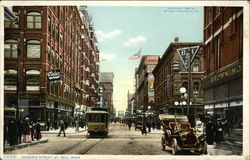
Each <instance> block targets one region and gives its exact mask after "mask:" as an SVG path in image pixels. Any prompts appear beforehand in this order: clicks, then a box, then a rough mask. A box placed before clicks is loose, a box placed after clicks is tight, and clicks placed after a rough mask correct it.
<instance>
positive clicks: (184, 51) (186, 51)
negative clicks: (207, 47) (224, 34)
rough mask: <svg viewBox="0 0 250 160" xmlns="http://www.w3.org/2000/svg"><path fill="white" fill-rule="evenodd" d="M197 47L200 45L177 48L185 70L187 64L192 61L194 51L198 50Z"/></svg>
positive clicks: (187, 66) (187, 67)
mask: <svg viewBox="0 0 250 160" xmlns="http://www.w3.org/2000/svg"><path fill="white" fill-rule="evenodd" d="M199 47H200V46H193V47H187V48H180V49H177V52H178V53H179V55H180V57H181V60H182V62H183V64H184V66H185V68H186V69H187V70H188V69H189V65H190V64H191V63H192V61H193V59H194V57H195V55H196V53H197V52H198V50H199Z"/></svg>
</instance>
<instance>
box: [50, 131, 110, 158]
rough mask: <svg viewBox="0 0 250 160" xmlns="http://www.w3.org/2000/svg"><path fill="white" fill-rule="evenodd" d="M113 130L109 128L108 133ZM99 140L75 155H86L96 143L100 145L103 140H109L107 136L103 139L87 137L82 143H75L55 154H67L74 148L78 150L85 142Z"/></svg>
mask: <svg viewBox="0 0 250 160" xmlns="http://www.w3.org/2000/svg"><path fill="white" fill-rule="evenodd" d="M112 130H113V128H111V129H110V130H109V132H111V131H112ZM97 138H100V139H99V140H98V141H97V142H94V143H93V144H90V145H89V146H88V147H87V148H86V149H84V150H83V151H82V150H81V151H79V152H78V153H77V154H86V153H87V152H89V151H90V150H91V149H92V148H93V147H95V146H96V145H97V144H98V143H100V142H101V141H102V140H103V139H105V138H109V136H106V137H103V136H98V137H89V135H88V136H87V139H84V140H83V141H80V142H77V143H76V144H73V145H70V146H69V147H67V148H64V149H63V150H60V151H59V152H56V153H55V154H67V153H69V152H70V151H72V150H74V149H75V148H78V147H79V146H81V145H82V143H85V142H87V141H90V140H93V139H97Z"/></svg>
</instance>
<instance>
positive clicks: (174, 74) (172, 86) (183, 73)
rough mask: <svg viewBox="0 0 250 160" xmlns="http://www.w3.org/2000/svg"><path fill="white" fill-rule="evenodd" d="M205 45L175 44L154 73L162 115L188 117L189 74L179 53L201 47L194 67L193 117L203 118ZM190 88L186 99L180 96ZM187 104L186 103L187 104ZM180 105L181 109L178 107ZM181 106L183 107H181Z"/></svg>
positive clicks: (191, 98)
mask: <svg viewBox="0 0 250 160" xmlns="http://www.w3.org/2000/svg"><path fill="white" fill-rule="evenodd" d="M202 45H203V43H201V42H178V41H176V42H172V43H170V45H169V46H168V48H167V49H166V51H165V52H164V54H163V56H162V57H161V59H160V60H159V63H158V64H157V66H156V67H155V69H154V70H153V74H154V76H155V83H154V89H155V107H156V108H158V110H159V112H160V113H161V112H166V113H169V114H175V112H177V113H178V114H184V115H186V114H187V111H188V105H187V102H188V100H187V95H188V88H189V87H188V84H189V81H188V71H187V69H186V68H185V67H184V64H183V62H182V60H181V57H180V55H179V53H178V52H177V49H180V48H189V47H193V46H200V48H199V50H198V52H197V54H196V56H195V57H194V60H193V63H192V65H191V68H190V69H191V71H190V74H191V86H190V102H192V104H191V105H190V108H189V113H190V115H192V116H193V117H194V115H195V112H196V113H197V114H196V115H197V117H198V116H199V115H200V116H201V115H202V114H203V90H202V89H201V79H202V77H203V74H204V59H203V54H202V53H203V47H202ZM182 87H184V88H186V95H185V96H184V94H181V93H180V88H182ZM184 101H185V103H183V102H184ZM175 102H178V105H175ZM180 102H181V103H180Z"/></svg>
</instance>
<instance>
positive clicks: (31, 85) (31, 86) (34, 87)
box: [26, 70, 40, 91]
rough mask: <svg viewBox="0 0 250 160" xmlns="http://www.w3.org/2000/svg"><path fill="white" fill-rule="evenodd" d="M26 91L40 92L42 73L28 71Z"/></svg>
mask: <svg viewBox="0 0 250 160" xmlns="http://www.w3.org/2000/svg"><path fill="white" fill-rule="evenodd" d="M26 90H29V91H39V90H40V71H38V70H28V71H26Z"/></svg>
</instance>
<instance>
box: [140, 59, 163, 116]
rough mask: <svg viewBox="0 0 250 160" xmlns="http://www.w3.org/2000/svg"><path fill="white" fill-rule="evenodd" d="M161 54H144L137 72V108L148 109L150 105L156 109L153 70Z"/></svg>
mask: <svg viewBox="0 0 250 160" xmlns="http://www.w3.org/2000/svg"><path fill="white" fill-rule="evenodd" d="M159 58H160V56H158V55H144V56H142V59H141V62H140V64H139V66H138V68H137V69H136V73H135V103H136V104H135V106H136V108H135V110H137V111H138V110H143V111H146V110H147V109H148V106H151V107H152V109H154V108H153V107H154V102H155V98H154V88H153V86H154V75H153V74H152V71H153V69H154V67H155V66H156V65H157V63H158V60H159Z"/></svg>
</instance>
